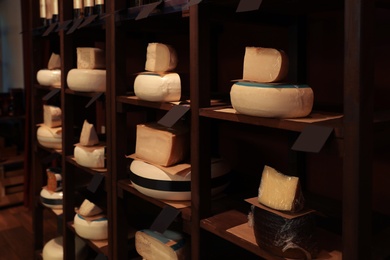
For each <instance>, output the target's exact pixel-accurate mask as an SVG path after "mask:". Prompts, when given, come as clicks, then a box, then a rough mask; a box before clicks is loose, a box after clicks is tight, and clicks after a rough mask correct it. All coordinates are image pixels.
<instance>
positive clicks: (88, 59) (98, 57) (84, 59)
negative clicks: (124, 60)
mask: <svg viewBox="0 0 390 260" xmlns="http://www.w3.org/2000/svg"><path fill="white" fill-rule="evenodd" d="M105 55H106V54H105V52H104V51H103V50H102V49H99V48H89V47H79V48H77V68H78V69H105V68H106V56H105Z"/></svg>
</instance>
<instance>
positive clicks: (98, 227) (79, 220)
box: [73, 199, 108, 240]
mask: <svg viewBox="0 0 390 260" xmlns="http://www.w3.org/2000/svg"><path fill="white" fill-rule="evenodd" d="M102 213H103V210H102V209H101V208H99V207H98V206H96V205H95V204H94V203H92V202H91V201H89V200H87V199H85V200H84V201H83V203H82V204H81V206H80V208H79V209H78V211H77V212H76V214H75V216H74V222H73V223H74V229H75V231H76V234H77V235H79V236H80V237H82V238H85V239H89V240H104V239H107V237H108V220H107V218H106V216H105V215H104V214H102Z"/></svg>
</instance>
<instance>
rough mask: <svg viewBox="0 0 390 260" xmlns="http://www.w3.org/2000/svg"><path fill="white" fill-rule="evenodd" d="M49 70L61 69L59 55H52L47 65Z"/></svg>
mask: <svg viewBox="0 0 390 260" xmlns="http://www.w3.org/2000/svg"><path fill="white" fill-rule="evenodd" d="M47 68H48V69H49V70H54V69H61V57H60V55H59V54H56V53H52V54H51V56H50V59H49V62H48V64H47Z"/></svg>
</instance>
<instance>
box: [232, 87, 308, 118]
mask: <svg viewBox="0 0 390 260" xmlns="http://www.w3.org/2000/svg"><path fill="white" fill-rule="evenodd" d="M230 100H231V102H232V106H233V108H234V109H235V110H236V111H237V112H238V113H240V114H244V115H250V116H258V117H270V118H297V117H305V116H307V115H309V114H310V112H311V110H312V107H313V102H314V94H313V90H312V89H311V88H310V87H309V86H307V85H277V84H275V85H273V84H262V83H253V82H236V83H234V84H233V86H232V88H231V90H230Z"/></svg>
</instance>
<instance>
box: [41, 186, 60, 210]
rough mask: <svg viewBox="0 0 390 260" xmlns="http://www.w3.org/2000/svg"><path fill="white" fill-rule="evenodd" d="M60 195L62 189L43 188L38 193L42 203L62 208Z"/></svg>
mask: <svg viewBox="0 0 390 260" xmlns="http://www.w3.org/2000/svg"><path fill="white" fill-rule="evenodd" d="M62 197H63V193H62V191H57V192H52V191H48V190H47V189H45V188H43V189H42V190H41V193H40V199H41V202H42V204H43V205H44V206H46V207H48V208H52V209H62Z"/></svg>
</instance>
